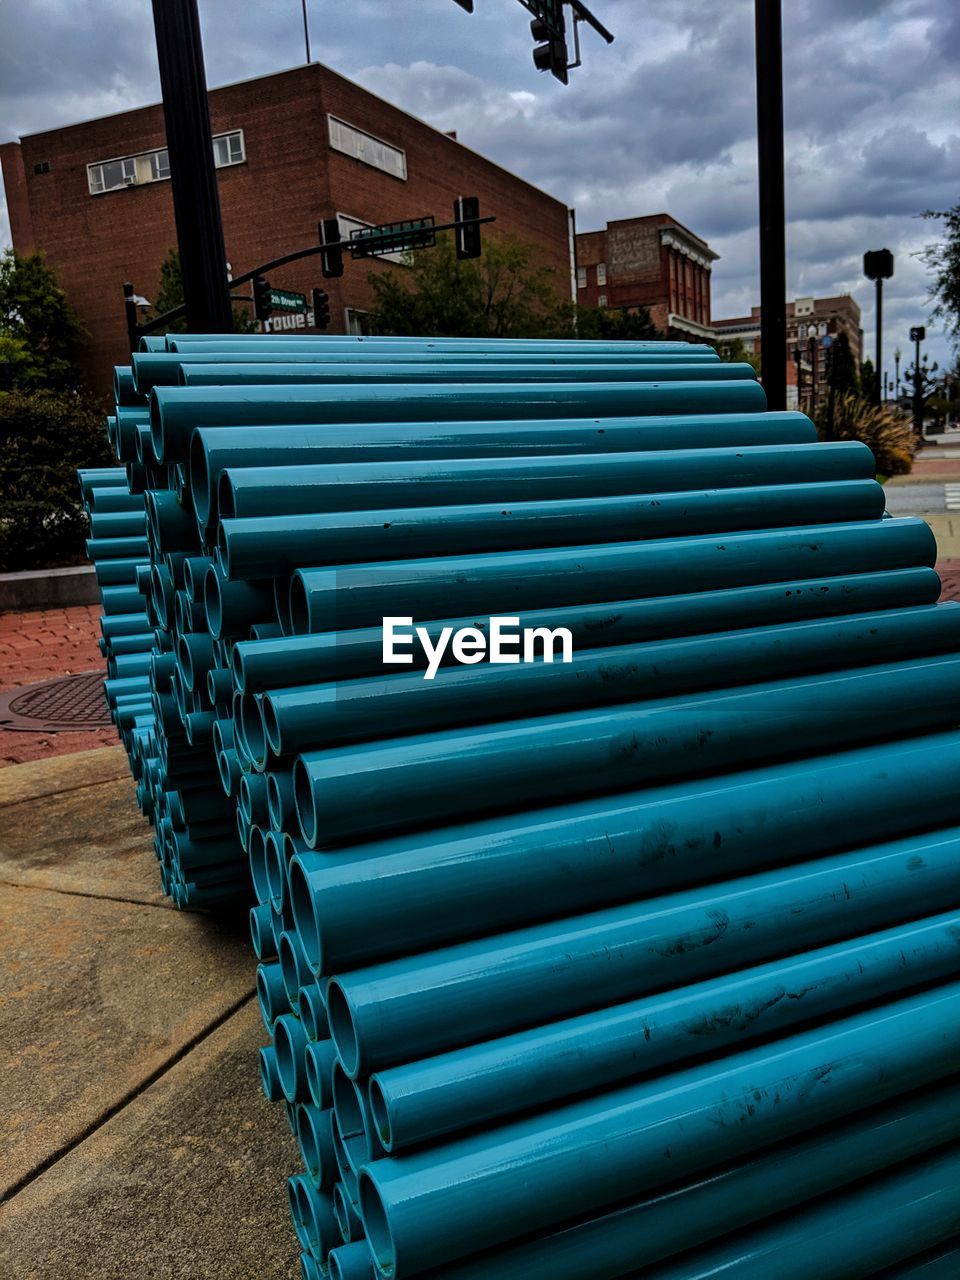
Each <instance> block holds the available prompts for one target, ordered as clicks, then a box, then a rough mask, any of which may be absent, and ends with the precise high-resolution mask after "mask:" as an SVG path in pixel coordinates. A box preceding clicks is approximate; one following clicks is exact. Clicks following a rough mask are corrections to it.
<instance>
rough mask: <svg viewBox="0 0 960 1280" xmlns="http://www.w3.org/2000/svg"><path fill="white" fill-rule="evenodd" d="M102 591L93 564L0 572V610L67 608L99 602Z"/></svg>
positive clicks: (6, 611) (0, 611)
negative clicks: (98, 588) (99, 590)
mask: <svg viewBox="0 0 960 1280" xmlns="http://www.w3.org/2000/svg"><path fill="white" fill-rule="evenodd" d="M99 600H100V594H99V592H98V590H97V579H96V575H95V573H94V569H93V566H92V565H89V564H82V565H71V566H70V567H69V568H66V569H38V570H30V571H27V572H25V573H0V613H11V612H21V611H26V610H32V609H65V608H69V607H70V606H72V605H78V604H97V603H99Z"/></svg>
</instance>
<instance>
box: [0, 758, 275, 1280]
mask: <svg viewBox="0 0 960 1280" xmlns="http://www.w3.org/2000/svg"><path fill="white" fill-rule="evenodd" d="M150 844H151V842H150V834H149V828H148V826H147V824H146V823H145V822H144V821H143V819H142V818H141V817H140V815H139V813H138V812H137V809H136V806H135V804H134V801H133V794H132V786H131V782H130V778H129V774H128V773H127V769H126V762H125V759H124V756H123V753H122V751H121V749H120V748H107V749H105V750H98V751H87V752H81V753H79V754H76V755H71V756H65V757H62V758H60V759H53V760H47V761H42V762H38V763H35V764H24V765H15V766H12V767H10V768H7V769H4V770H2V772H0V930H2V931H3V936H4V941H5V949H4V964H3V970H2V978H0V989H2V999H0V1089H2V1096H3V1099H4V1107H3V1109H2V1115H0V1152H2V1155H0V1188H2V1191H0V1198H4V1199H5V1201H6V1203H5V1204H4V1209H3V1215H2V1226H0V1276H3V1277H6V1276H10V1277H17V1280H74V1278H76V1280H87V1278H88V1277H89V1278H90V1280H93V1278H94V1277H96V1280H114V1278H116V1280H120V1278H121V1277H128V1276H131V1275H138V1276H150V1277H164V1278H166V1277H170V1278H173V1280H181V1278H182V1280H201V1278H206V1277H224V1278H228V1277H229V1278H234V1277H235V1278H236V1280H281V1278H286V1277H291V1278H292V1277H294V1276H296V1275H297V1274H298V1270H299V1269H298V1267H297V1265H296V1258H297V1252H298V1250H297V1246H296V1241H295V1238H294V1236H293V1233H292V1230H291V1227H290V1222H289V1216H288V1213H287V1208H286V1194H285V1180H286V1177H287V1175H288V1174H289V1173H291V1172H293V1171H294V1170H295V1169H296V1168H297V1159H296V1150H295V1145H294V1142H293V1139H292V1137H291V1135H290V1133H289V1130H288V1129H287V1127H286V1123H285V1120H284V1116H283V1112H282V1110H281V1109H280V1108H278V1107H274V1106H271V1105H270V1104H268V1103H267V1102H266V1101H265V1099H264V1098H263V1096H262V1094H261V1092H260V1084H259V1079H258V1071H257V1052H256V1051H257V1046H258V1045H259V1044H262V1043H264V1041H265V1039H266V1036H265V1033H264V1030H263V1027H262V1025H261V1023H260V1017H259V1013H258V1011H257V1007H256V1000H255V999H254V997H253V977H254V960H253V956H252V952H251V950H250V946H249V942H248V940H247V937H246V934H245V921H242V920H225V919H217V918H214V917H212V916H204V915H184V914H180V913H178V912H176V911H174V910H173V909H171V908H170V906H169V905H168V903H167V902H166V901H165V900H164V899H163V898H162V897H161V894H160V891H159V880H158V876H157V870H156V864H155V862H154V859H153V857H152V853H151V848H150Z"/></svg>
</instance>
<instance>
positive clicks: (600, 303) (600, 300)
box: [597, 293, 607, 307]
mask: <svg viewBox="0 0 960 1280" xmlns="http://www.w3.org/2000/svg"><path fill="white" fill-rule="evenodd" d="M606 305H607V295H606V294H605V293H601V294H600V296H599V298H597V306H598V307H605V306H606Z"/></svg>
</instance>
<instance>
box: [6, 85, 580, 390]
mask: <svg viewBox="0 0 960 1280" xmlns="http://www.w3.org/2000/svg"><path fill="white" fill-rule="evenodd" d="M210 116H211V123H212V127H213V135H214V156H215V159H216V164H217V169H218V179H219V187H220V204H221V208H222V212H223V227H224V237H225V241H226V250H227V259H228V261H229V262H230V264H231V268H232V270H233V273H234V275H240V274H242V273H243V272H245V271H248V270H250V268H252V267H255V266H257V264H258V263H260V262H265V261H268V260H269V259H270V258H275V257H280V256H281V255H282V254H284V253H288V252H290V251H292V250H295V249H299V248H305V247H306V246H307V245H309V244H316V243H317V223H318V222H319V221H320V220H321V219H324V218H332V217H337V218H338V219H339V221H340V230H341V235H347V234H349V232H350V231H352V230H355V229H358V228H360V227H363V226H368V225H371V224H377V223H382V222H393V221H399V220H401V219H406V218H417V217H422V216H423V215H425V214H435V215H436V216H437V218H438V220H439V221H442V222H444V221H449V220H450V218H451V217H452V215H453V201H454V199H455V197H456V196H458V195H473V196H479V198H480V211H481V213H482V214H493V215H495V216H496V219H497V221H496V224H494V225H492V226H489V227H485V228H484V235H485V236H500V235H506V236H512V237H514V238H516V239H520V240H523V241H526V242H527V243H530V244H534V245H536V246H537V247H538V248H539V250H540V253H541V256H542V258H543V260H544V261H545V262H546V264H547V265H549V266H550V267H552V268H553V269H554V271H555V272H556V279H557V286H558V292H560V293H562V295H563V296H564V297H569V290H570V288H571V285H572V279H571V276H572V269H573V263H572V252H571V248H572V246H571V242H570V241H571V236H570V213H569V210H568V209H567V207H566V205H565V204H563V203H562V202H561V201H559V200H556V199H554V197H553V196H550V195H547V194H546V193H545V192H543V191H540V190H538V189H537V188H536V187H534V186H531V184H530V183H528V182H524V181H523V179H522V178H518V177H516V176H515V175H514V174H512V173H508V172H507V171H506V170H505V169H502V168H500V167H499V166H498V165H496V164H493V163H492V162H491V161H489V160H486V159H484V158H483V157H482V156H479V155H477V154H476V153H475V152H473V151H471V150H469V149H468V148H467V147H465V146H463V145H462V144H461V143H459V142H457V140H456V138H455V137H451V136H450V135H448V134H445V133H442V132H440V131H439V130H437V129H433V128H431V127H430V126H429V125H427V124H424V123H423V122H422V121H421V120H417V119H415V118H414V117H413V116H410V115H408V114H407V113H406V112H404V111H401V110H399V108H397V107H394V106H391V105H390V104H389V103H387V102H384V101H383V100H382V99H380V98H377V97H375V96H374V95H373V94H372V93H368V92H367V91H366V90H364V89H361V88H360V87H359V86H358V85H355V84H352V83H351V82H350V81H349V80H345V79H344V78H343V77H342V76H339V75H336V74H335V73H334V72H333V71H330V70H328V69H327V68H326V67H322V66H319V65H317V64H316V63H312V64H310V65H308V66H303V67H297V68H295V69H294V70H292V71H284V72H281V73H279V74H277V75H270V76H263V77H260V78H259V79H255V80H247V81H244V82H243V83H240V84H233V85H229V86H227V87H225V88H222V89H215V90H213V91H212V92H211V93H210ZM0 160H2V164H3V181H4V186H5V188H6V194H7V203H8V206H9V210H10V224H11V228H12V232H13V244H14V248H15V249H16V251H17V252H18V253H21V254H27V253H30V252H32V251H33V250H35V249H41V250H43V252H44V253H45V254H46V256H47V259H48V261H49V262H50V265H51V266H52V267H53V268H54V269H55V270H56V272H57V275H58V277H59V279H60V283H61V284H62V286H63V288H64V289H65V291H66V293H67V296H68V298H69V299H70V301H71V302H72V303H73V305H74V307H75V308H76V310H77V311H78V313H79V315H80V317H81V319H82V320H83V322H84V324H85V325H86V326H87V329H88V331H89V333H90V351H89V357H88V363H89V365H90V369H89V372H90V374H91V380H92V385H94V386H100V387H103V388H106V387H107V386H109V373H110V369H111V366H112V365H114V364H117V363H122V362H124V361H125V360H126V358H127V351H126V345H125V344H126V327H125V323H124V310H123V300H122V293H121V286H122V285H123V283H124V281H126V280H129V281H130V282H131V283H132V284H133V285H134V287H135V289H136V292H137V293H138V294H140V295H143V296H145V297H147V298H149V299H153V298H154V297H155V296H156V289H157V285H158V282H159V276H160V265H161V263H162V261H163V259H164V257H165V256H166V254H167V252H168V251H169V250H170V249H171V248H173V247H175V245H176V242H177V239H176V232H175V229H174V220H173V202H172V198H171V194H170V183H169V177H170V166H169V160H168V157H167V151H166V147H165V137H164V127H163V112H162V110H161V108H160V107H159V106H150V107H143V108H140V109H138V110H135V111H125V112H122V113H121V114H119V115H114V116H108V117H105V118H103V119H100V120H91V121H87V122H86V123H84V124H76V125H70V126H68V127H66V128H63V129H53V130H50V131H49V132H46V133H37V134H32V135H30V136H29V137H24V138H21V139H20V141H19V142H9V143H6V144H5V145H3V146H0ZM404 270H406V267H405V266H404V265H402V264H401V263H398V261H397V259H396V258H395V259H393V261H392V262H391V261H378V262H371V261H369V260H364V261H358V262H356V263H355V264H352V263H351V262H350V260H349V258H347V263H346V270H345V273H344V275H343V277H342V278H340V279H336V280H326V281H325V280H323V279H322V277H321V273H320V261H319V258H306V259H304V260H302V261H300V262H297V263H292V264H290V265H289V266H286V267H283V268H282V269H279V270H276V271H271V272H270V276H269V278H270V283H271V284H272V285H275V286H276V287H278V288H282V289H287V290H292V291H294V292H298V293H303V294H306V296H307V297H308V298H309V296H310V290H311V288H312V287H313V286H315V285H316V286H321V287H323V288H324V289H325V290H326V291H327V293H328V294H329V297H330V312H331V321H332V322H331V324H330V329H329V332H331V333H345V332H362V331H363V329H364V327H365V324H366V320H365V316H366V314H367V312H368V311H369V309H370V307H371V305H372V302H373V296H372V290H371V288H370V285H369V283H368V279H367V277H368V275H369V274H370V273H371V272H383V271H388V272H389V271H404ZM245 292H247V293H249V287H247V289H246V290H245ZM267 323H268V325H270V326H271V327H272V328H277V329H304V328H310V327H311V326H312V314H311V313H310V312H306V313H304V312H301V313H297V314H294V313H289V314H283V313H275V316H274V317H273V318H271V320H269V321H268V322H267Z"/></svg>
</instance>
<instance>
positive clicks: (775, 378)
mask: <svg viewBox="0 0 960 1280" xmlns="http://www.w3.org/2000/svg"><path fill="white" fill-rule="evenodd" d="M754 5H755V17H756V41H757V161H758V178H759V186H760V354H761V367H762V370H763V386H764V390H765V391H766V393H767V403H768V405H769V407H770V408H771V409H785V408H786V407H787V314H786V301H787V265H786V240H785V231H784V222H785V217H786V214H785V209H784V199H783V37H782V30H781V27H782V23H781V12H780V0H754Z"/></svg>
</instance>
